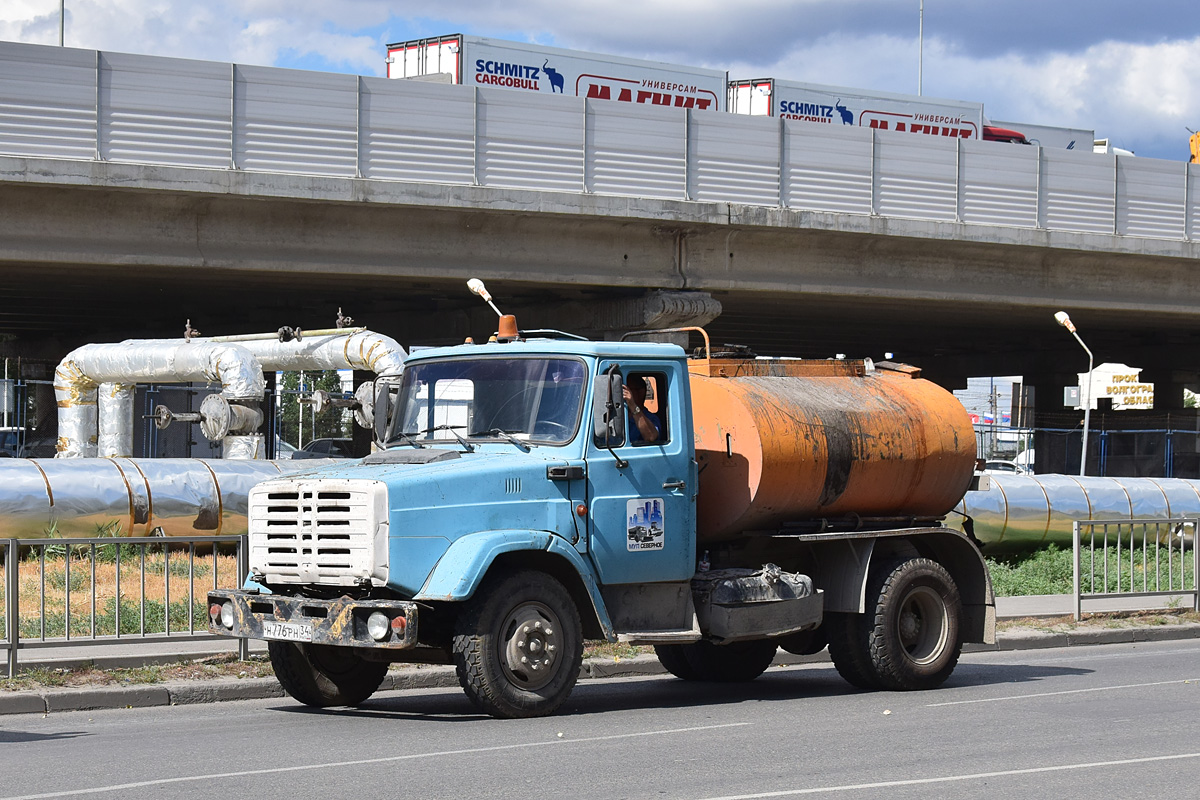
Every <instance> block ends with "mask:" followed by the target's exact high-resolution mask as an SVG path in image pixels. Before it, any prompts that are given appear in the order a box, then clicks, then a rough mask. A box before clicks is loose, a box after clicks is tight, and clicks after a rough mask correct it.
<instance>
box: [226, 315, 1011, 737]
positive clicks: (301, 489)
mask: <svg viewBox="0 0 1200 800" xmlns="http://www.w3.org/2000/svg"><path fill="white" fill-rule="evenodd" d="M699 335H701V336H703V332H700V333H699ZM703 338H704V341H705V345H704V346H703V347H701V348H699V349H698V350H697V351H695V352H693V353H692V354H691V355H688V354H687V353H685V351H684V350H683V349H682V348H680V347H679V346H676V345H674V344H663V343H654V342H645V341H621V342H593V341H586V340H583V339H581V338H578V337H575V336H571V335H567V334H561V333H557V332H548V331H527V332H521V331H519V330H518V328H517V325H516V321H515V320H514V319H513V318H512V317H502V318H501V320H500V326H499V330H498V331H497V334H496V335H495V336H494V337H493V339H492V341H490V342H488V343H486V344H471V343H467V344H463V345H459V346H453V347H444V348H436V349H423V350H420V351H417V352H414V353H412V354H411V355H410V356H409V358H408V360H407V362H406V365H405V369H404V373H403V376H402V377H401V378H400V379H399V380H398V382H390V381H389V380H387V379H381V380H380V381H378V382H377V384H378V386H377V389H378V392H379V394H378V396H377V400H376V404H375V425H376V435H377V439H378V442H379V443H380V444H381V445H382V446H383V449H381V450H379V451H377V452H375V453H373V454H372V455H370V456H368V457H366V458H364V459H362V460H360V461H355V462H348V463H346V464H344V465H338V466H335V467H323V468H321V469H316V470H314V471H313V472H311V473H307V474H302V475H292V476H289V477H287V478H281V479H278V480H271V481H267V482H264V483H261V484H259V485H258V486H256V487H255V488H254V489H252V490H251V493H250V500H249V515H248V516H249V542H250V554H249V570H250V574H249V577H248V578H247V580H246V583H245V584H244V586H243V587H242V588H241V589H239V590H232V591H213V592H211V593H210V594H209V596H208V604H209V617H210V630H211V631H212V632H213V633H216V634H220V635H227V636H238V637H252V638H261V639H266V640H267V641H268V648H269V652H270V657H271V662H272V664H273V665H274V667H275V672H276V675H277V676H278V677H279V680H280V682H281V683H282V684H283V686H284V688H285V689H286V690H287V692H288V693H289V694H291V695H292V697H294V698H296V699H297V700H299V701H301V702H303V703H306V704H309V705H313V706H334V705H356V704H359V703H361V702H363V701H365V700H366V699H367V698H368V697H370V696H371V694H372V693H373V692H374V691H375V690H376V689H377V688H378V686H379V685H380V683H381V682H382V680H383V678H384V676H385V673H386V671H387V668H388V664H389V662H406V661H407V662H427V663H429V662H432V663H453V664H454V665H455V667H456V671H457V674H458V678H459V682H460V684H461V685H462V688H463V689H464V690H465V692H466V694H467V695H468V696H469V697H470V698H471V700H472V701H473V702H474V703H475V704H476V705H477V706H478V707H479V708H481V709H482V710H483V711H485V712H487V713H489V714H492V715H494V716H496V717H528V716H538V715H544V714H549V713H552V712H554V711H555V710H556V709H557V708H558V707H559V706H560V705H561V704H562V703H563V702H564V701H565V700H566V698H567V696H568V695H569V694H570V692H571V690H572V687H573V686H574V684H575V681H576V678H577V676H578V673H579V670H580V666H581V660H582V652H583V644H584V640H585V639H600V640H608V641H623V642H628V643H631V644H644V645H653V646H654V649H655V652H656V653H657V655H658V658H659V659H660V661H661V662H662V664H663V665H664V666H665V667H666V669H668V670H669V671H670V672H671V673H673V674H674V675H676V676H678V677H679V678H682V679H684V680H690V681H716V682H729V681H746V680H751V679H753V678H755V677H757V676H758V675H759V674H761V673H762V672H763V671H764V670H765V669H766V668H767V667H768V666H769V665H770V663H771V661H772V659H773V658H774V656H775V654H776V652H777V649H778V648H780V647H783V648H784V649H786V650H788V651H790V652H793V653H812V652H817V651H819V650H821V649H822V648H824V647H825V646H826V645H828V648H829V652H830V655H831V657H832V660H833V663H834V665H835V666H836V668H837V670H838V672H839V673H840V674H841V675H842V676H843V677H844V678H845V679H846V680H848V681H849V682H850V683H851V684H853V685H855V686H857V687H860V688H863V689H884V690H909V689H930V688H934V687H937V686H939V685H941V684H942V683H943V682H944V681H945V680H946V679H947V677H948V676H949V675H950V674H951V672H952V671H953V670H954V668H955V665H956V663H957V661H958V657H959V653H960V651H961V647H962V643H963V642H993V641H994V637H995V606H994V599H993V595H992V589H991V584H990V580H989V577H988V572H987V569H986V566H985V564H984V562H983V560H982V558H981V556H980V553H979V550H978V548H977V547H976V544H975V543H974V542H973V541H972V539H971V538H970V537H969V536H967V535H965V534H963V533H960V532H958V531H955V530H951V529H949V528H947V527H944V526H943V525H942V519H943V518H944V517H945V515H946V514H947V513H948V512H950V511H951V510H952V509H953V508H954V506H955V505H956V504H957V503H958V502H959V500H960V499H961V498H962V496H963V494H964V493H965V492H966V491H967V489H968V488H969V486H970V485H971V483H972V479H973V477H974V474H975V470H974V468H975V437H974V433H973V430H972V427H971V423H970V420H969V418H968V416H967V414H966V411H965V410H964V409H963V407H962V406H961V404H959V402H958V401H957V400H956V399H955V398H954V397H953V396H952V395H951V394H950V393H949V392H947V391H945V390H943V389H941V388H940V387H938V386H936V385H935V384H933V383H931V382H929V381H927V380H924V379H922V378H921V377H920V371H919V370H918V369H916V368H913V367H910V366H905V365H900V364H893V363H877V364H873V363H871V362H870V361H869V360H861V361H855V360H799V359H776V358H761V357H757V356H756V355H755V354H753V353H750V352H746V351H744V350H742V349H733V350H725V351H722V350H719V349H718V350H714V349H713V348H711V347H710V346H708V344H707V337H706V336H704V337H703ZM629 387H633V388H632V389H630V388H629Z"/></svg>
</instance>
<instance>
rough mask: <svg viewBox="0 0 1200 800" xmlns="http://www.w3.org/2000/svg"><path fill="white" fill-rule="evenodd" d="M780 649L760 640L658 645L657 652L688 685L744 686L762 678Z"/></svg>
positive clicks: (665, 663) (664, 663) (767, 640)
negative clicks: (711, 683)
mask: <svg viewBox="0 0 1200 800" xmlns="http://www.w3.org/2000/svg"><path fill="white" fill-rule="evenodd" d="M778 649H779V648H778V646H777V645H776V644H775V642H774V640H771V639H759V640H755V641H752V642H735V643H733V644H722V645H716V644H713V643H712V642H694V643H692V644H675V645H655V647H654V652H655V653H656V654H657V655H658V660H659V661H660V662H662V665H663V666H664V667H666V668H667V671H669V672H670V673H671V674H672V675H674V676H676V677H677V678H682V679H683V680H685V681H711V682H714V683H743V682H745V681H752V680H754V679H755V678H757V677H758V676H759V675H761V674H763V672H764V671H765V670H766V669H767V667H769V666H771V661H772V660H773V659H774V658H775V651H776V650H778ZM664 654H665V655H666V657H665V658H664Z"/></svg>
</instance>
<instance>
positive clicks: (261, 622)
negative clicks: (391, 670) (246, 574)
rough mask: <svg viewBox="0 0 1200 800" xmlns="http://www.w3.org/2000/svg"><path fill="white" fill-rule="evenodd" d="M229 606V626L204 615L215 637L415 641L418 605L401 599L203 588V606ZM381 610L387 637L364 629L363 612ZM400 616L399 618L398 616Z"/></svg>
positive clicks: (395, 646)
mask: <svg viewBox="0 0 1200 800" xmlns="http://www.w3.org/2000/svg"><path fill="white" fill-rule="evenodd" d="M225 603H230V604H232V606H233V619H232V623H233V624H232V625H231V626H228V627H227V626H226V625H225V624H223V622H222V619H221V615H219V614H218V615H216V617H215V618H214V615H213V614H212V613H210V614H209V618H208V631H209V633H213V634H216V635H218V636H236V637H238V638H241V639H274V640H282V641H297V642H307V643H311V644H326V645H336V646H339V647H370V648H377V649H384V650H403V649H405V648H409V647H415V646H416V644H417V608H418V607H417V604H416V603H413V602H409V601H406V600H352V599H350V598H348V597H342V598H339V599H337V600H316V599H313V598H309V597H295V596H290V595H281V594H261V593H258V592H249V591H243V590H220V591H212V592H209V593H208V607H209V608H210V609H212V608H213V606H218V607H220V606H223V605H224V604H225ZM376 611H380V612H382V613H383V614H385V615H387V617H388V618H389V620H391V621H392V624H391V625H390V626H389V629H388V634H387V636H386V637H385V638H384V639H382V640H378V639H375V638H374V637H372V636H371V634H370V633H368V632H367V617H369V616H370V615H371V614H372V613H374V612H376ZM398 620H402V622H400V621H398Z"/></svg>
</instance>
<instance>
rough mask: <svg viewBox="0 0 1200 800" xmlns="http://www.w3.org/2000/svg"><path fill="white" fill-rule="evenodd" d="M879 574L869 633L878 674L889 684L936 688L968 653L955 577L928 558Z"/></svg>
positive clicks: (883, 683)
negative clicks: (966, 651) (961, 657)
mask: <svg viewBox="0 0 1200 800" xmlns="http://www.w3.org/2000/svg"><path fill="white" fill-rule="evenodd" d="M876 578H877V580H875V581H872V589H873V590H874V591H873V592H872V594H870V595H868V597H871V596H873V597H875V598H877V599H876V602H875V614H874V617H873V618H872V619H870V620H868V622H869V624H870V629H869V631H868V635H867V643H868V647H869V658H870V662H871V664H872V667H873V670H874V673H875V677H876V680H877V681H878V683H879V685H880V686H881V688H884V689H893V690H901V691H911V690H917V689H936V688H937V687H938V686H941V685H942V684H943V683H944V682H945V681H946V679H947V678H949V677H950V673H952V672H954V668H955V666H957V665H958V657H959V655H960V654H961V653H962V638H961V636H960V634H959V620H960V618H961V617H962V600H961V599H960V597H959V594H958V587H957V586H956V585H955V584H954V579H953V578H951V577H950V573H949V572H947V571H946V568H945V567H943V566H942V565H941V564H938V563H937V562H936V561H931V560H929V559H927V558H913V559H908V560H906V561H900V562H897V563H894V564H893V565H892V566H891V568H890V569H884V570H881V571H880V573H879V575H878V576H876Z"/></svg>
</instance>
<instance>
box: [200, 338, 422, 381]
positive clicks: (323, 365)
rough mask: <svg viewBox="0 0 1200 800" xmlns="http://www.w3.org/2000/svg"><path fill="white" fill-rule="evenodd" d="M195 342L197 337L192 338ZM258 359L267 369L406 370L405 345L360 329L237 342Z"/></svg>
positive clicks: (383, 372) (394, 372)
mask: <svg viewBox="0 0 1200 800" xmlns="http://www.w3.org/2000/svg"><path fill="white" fill-rule="evenodd" d="M193 341H196V340H193ZM238 345H239V346H240V347H245V348H246V349H247V350H249V351H250V352H251V353H253V354H254V357H255V358H257V359H258V361H259V363H260V364H262V367H263V369H265V370H272V371H275V370H278V371H281V372H286V371H293V370H301V369H305V370H308V369H359V370H369V371H371V372H374V373H375V374H376V375H399V374H400V373H401V372H403V371H404V357H405V355H406V353H405V351H404V348H403V347H401V346H400V345H399V344H398V343H397V342H396V340H395V339H392V338H391V337H389V336H384V335H383V334H380V333H375V332H373V331H369V330H366V329H365V328H358V329H354V330H350V331H335V332H332V333H328V332H320V333H306V334H304V338H303V339H301V340H299V341H296V340H294V339H293V340H292V341H288V342H281V341H279V339H278V337H271V338H267V337H263V338H259V339H253V340H242V341H239V342H238Z"/></svg>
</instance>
